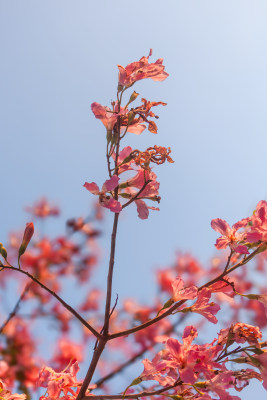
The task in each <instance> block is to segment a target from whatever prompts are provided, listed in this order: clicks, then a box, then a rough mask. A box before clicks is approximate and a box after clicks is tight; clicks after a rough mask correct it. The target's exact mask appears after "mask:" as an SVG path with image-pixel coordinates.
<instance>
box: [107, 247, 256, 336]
mask: <svg viewBox="0 0 267 400" xmlns="http://www.w3.org/2000/svg"><path fill="white" fill-rule="evenodd" d="M260 248H261V246H259V247H258V248H257V249H256V250H255V251H254V252H253V253H251V254H250V255H249V256H248V257H246V258H244V259H243V260H242V261H240V262H239V263H237V264H236V265H234V266H233V267H232V268H230V269H228V270H227V271H225V270H224V271H223V272H222V273H221V274H220V275H219V276H217V278H214V279H212V280H211V281H209V282H207V283H205V284H204V285H202V286H200V287H199V288H198V291H200V290H201V289H203V288H205V287H209V286H211V285H213V284H214V283H216V282H218V281H220V280H221V279H222V278H224V277H225V276H226V275H228V274H229V273H231V272H233V271H234V270H235V269H237V268H239V267H240V266H242V265H244V264H246V263H247V262H248V261H250V260H251V259H252V258H253V257H254V256H255V255H256V254H257V253H259V251H260ZM186 301H187V300H180V301H179V302H178V303H175V304H174V305H173V306H172V307H170V308H169V309H168V310H167V311H165V312H164V313H163V314H161V315H158V316H157V317H155V318H153V319H151V320H149V321H147V322H145V323H144V324H141V325H137V326H135V327H134V328H131V329H127V330H125V331H121V332H117V333H113V334H112V335H108V340H112V339H116V338H118V337H122V336H128V335H130V334H131V333H135V332H138V331H140V330H142V329H145V328H147V327H148V326H150V325H153V324H155V323H156V322H158V321H161V320H162V319H164V318H166V317H167V316H169V315H171V314H172V313H173V312H174V311H175V310H176V309H177V308H179V307H180V306H181V305H182V304H184V303H185V302H186Z"/></svg>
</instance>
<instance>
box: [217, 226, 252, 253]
mask: <svg viewBox="0 0 267 400" xmlns="http://www.w3.org/2000/svg"><path fill="white" fill-rule="evenodd" d="M248 221H249V219H248V218H244V219H242V220H241V221H239V222H237V223H236V224H234V225H233V227H232V228H230V225H229V224H228V223H227V222H226V221H225V220H223V219H220V218H216V219H213V220H212V221H211V227H212V229H214V230H215V231H216V232H219V233H221V235H222V236H221V237H219V238H218V239H217V241H216V243H215V247H216V248H217V249H218V250H221V249H225V248H226V247H227V246H230V248H231V249H232V250H233V251H235V252H236V253H241V254H249V252H248V249H247V247H246V246H244V245H242V244H239V242H240V241H242V240H245V233H239V232H237V230H238V229H240V228H244V227H245V226H247V224H248Z"/></svg>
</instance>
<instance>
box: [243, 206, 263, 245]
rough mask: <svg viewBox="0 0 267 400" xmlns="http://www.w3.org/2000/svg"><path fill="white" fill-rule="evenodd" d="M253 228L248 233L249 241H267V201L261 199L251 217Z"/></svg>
mask: <svg viewBox="0 0 267 400" xmlns="http://www.w3.org/2000/svg"><path fill="white" fill-rule="evenodd" d="M250 222H251V224H252V226H251V229H250V230H249V232H248V233H247V241H248V242H250V243H255V242H258V241H259V240H261V241H262V242H267V202H266V201H264V200H261V201H260V202H259V203H258V204H257V207H256V210H255V211H254V213H253V215H252V217H251V221H250Z"/></svg>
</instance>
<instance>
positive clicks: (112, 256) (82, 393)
mask: <svg viewBox="0 0 267 400" xmlns="http://www.w3.org/2000/svg"><path fill="white" fill-rule="evenodd" d="M118 219H119V214H118V213H117V214H115V215H114V222H113V230H112V235H111V247H110V258H109V270H108V277H107V295H106V308H105V319H104V326H103V337H101V338H100V339H99V341H98V344H97V346H96V348H95V351H94V354H93V357H92V361H91V364H90V366H89V368H88V371H87V374H86V377H85V379H84V381H83V384H82V387H81V389H80V392H79V394H78V396H77V399H76V400H81V399H82V398H83V397H84V396H85V393H86V390H87V388H88V386H89V384H90V382H91V379H92V377H93V375H94V372H95V369H96V366H97V364H98V360H99V358H100V356H101V354H102V352H103V350H104V348H105V345H106V343H107V335H108V328H109V318H110V308H111V307H110V305H111V295H112V278H113V268H114V260H115V247H116V236H117V227H118Z"/></svg>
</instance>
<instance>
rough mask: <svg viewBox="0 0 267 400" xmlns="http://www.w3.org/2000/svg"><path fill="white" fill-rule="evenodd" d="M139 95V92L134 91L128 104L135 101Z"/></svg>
mask: <svg viewBox="0 0 267 400" xmlns="http://www.w3.org/2000/svg"><path fill="white" fill-rule="evenodd" d="M138 96H139V93H136V91H134V92H133V93H132V94H131V97H130V99H129V101H128V104H130V103H132V102H133V101H135V99H136V98H137V97H138Z"/></svg>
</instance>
